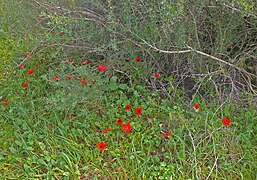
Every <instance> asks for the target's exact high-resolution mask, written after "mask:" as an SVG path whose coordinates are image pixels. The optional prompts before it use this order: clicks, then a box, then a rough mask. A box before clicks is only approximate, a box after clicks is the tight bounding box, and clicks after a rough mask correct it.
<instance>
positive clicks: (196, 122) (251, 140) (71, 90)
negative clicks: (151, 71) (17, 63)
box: [0, 60, 257, 179]
mask: <svg viewBox="0 0 257 180" xmlns="http://www.w3.org/2000/svg"><path fill="white" fill-rule="evenodd" d="M83 62H84V61H74V62H73V61H72V60H64V61H62V62H61V63H60V64H58V65H56V66H54V67H53V69H55V70H53V69H52V70H51V68H50V69H47V67H46V66H45V65H44V64H40V65H39V64H38V66H37V65H34V66H32V65H24V67H23V66H21V68H20V67H19V68H17V70H16V71H14V72H13V73H11V74H10V75H8V77H6V80H7V81H8V79H10V82H11V83H9V84H8V86H7V84H6V87H5V88H3V89H2V90H1V94H2V97H1V98H2V103H1V132H0V133H1V135H0V142H1V146H0V147H1V152H0V161H1V174H2V178H4V179H10V178H17V179H26V178H38V179H46V178H58V179H59V178H61V179H79V178H80V179H92V178H98V179H170V177H172V178H174V179H194V178H201V179H206V178H211V179H212V178H215V177H216V178H219V179H232V178H236V179H240V178H245V179H254V178H255V172H256V159H257V157H256V130H257V129H256V128H257V126H256V120H257V119H256V117H257V113H256V110H255V109H254V108H253V107H251V104H249V107H239V106H240V105H238V104H237V103H236V102H234V103H233V102H232V103H224V104H223V105H222V106H217V105H215V102H213V104H209V105H207V104H205V102H203V101H201V100H198V101H197V99H199V98H197V97H196V101H195V102H194V103H195V104H198V105H195V107H194V106H193V107H186V106H184V105H183V102H182V101H181V100H180V98H177V100H174V101H169V100H166V99H165V98H164V97H162V96H161V95H159V94H158V93H156V92H154V91H150V90H148V89H147V88H145V87H144V86H142V85H140V83H139V82H138V83H137V82H135V83H133V86H132V87H129V86H128V85H126V84H122V83H118V82H117V80H118V78H117V77H116V76H113V75H111V73H108V71H109V69H108V68H107V70H106V72H105V68H103V67H104V66H102V68H103V69H101V67H100V68H99V67H98V68H97V66H94V65H91V64H90V63H84V64H83ZM89 62H90V61H89ZM136 63H140V61H139V62H136ZM57 67H58V68H57ZM31 70H32V71H31ZM33 70H34V71H33ZM70 72H72V74H71V73H70ZM11 79H16V80H17V79H18V81H11ZM155 80H156V81H161V77H158V78H155ZM26 83H27V85H24V84H26ZM5 99H6V100H7V101H4V100H5ZM137 108H139V109H137ZM141 108H142V111H141V110H140V109H141ZM225 117H228V118H229V120H228V121H231V123H230V122H227V123H226V122H224V118H225ZM118 120H122V124H123V125H122V124H120V123H118ZM222 120H223V121H222ZM120 122H121V121H120ZM128 123H129V125H130V127H131V129H130V127H129V125H128ZM124 124H127V125H128V126H127V128H128V129H125V128H124V127H123V126H125V125H124ZM169 132H171V133H169ZM100 142H104V144H106V147H104V146H102V147H99V146H97V145H98V144H99V143H100ZM101 148H102V149H101Z"/></svg>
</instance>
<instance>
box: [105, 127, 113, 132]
mask: <svg viewBox="0 0 257 180" xmlns="http://www.w3.org/2000/svg"><path fill="white" fill-rule="evenodd" d="M110 129H111V128H110V127H108V128H106V129H104V130H103V133H107V132H108V131H110Z"/></svg>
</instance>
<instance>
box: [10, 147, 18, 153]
mask: <svg viewBox="0 0 257 180" xmlns="http://www.w3.org/2000/svg"><path fill="white" fill-rule="evenodd" d="M9 150H10V151H11V152H12V153H16V152H17V150H16V149H15V148H14V147H9Z"/></svg>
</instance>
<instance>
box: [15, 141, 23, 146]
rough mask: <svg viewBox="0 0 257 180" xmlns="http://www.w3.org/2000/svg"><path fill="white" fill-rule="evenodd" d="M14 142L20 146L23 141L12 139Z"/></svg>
mask: <svg viewBox="0 0 257 180" xmlns="http://www.w3.org/2000/svg"><path fill="white" fill-rule="evenodd" d="M14 142H15V144H17V145H18V146H22V145H23V143H22V142H21V141H14Z"/></svg>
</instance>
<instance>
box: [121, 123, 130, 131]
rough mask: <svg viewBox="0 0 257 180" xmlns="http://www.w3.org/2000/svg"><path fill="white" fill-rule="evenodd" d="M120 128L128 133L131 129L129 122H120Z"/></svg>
mask: <svg viewBox="0 0 257 180" xmlns="http://www.w3.org/2000/svg"><path fill="white" fill-rule="evenodd" d="M122 130H123V131H125V133H129V132H130V131H131V130H132V128H131V126H130V123H127V124H122Z"/></svg>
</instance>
